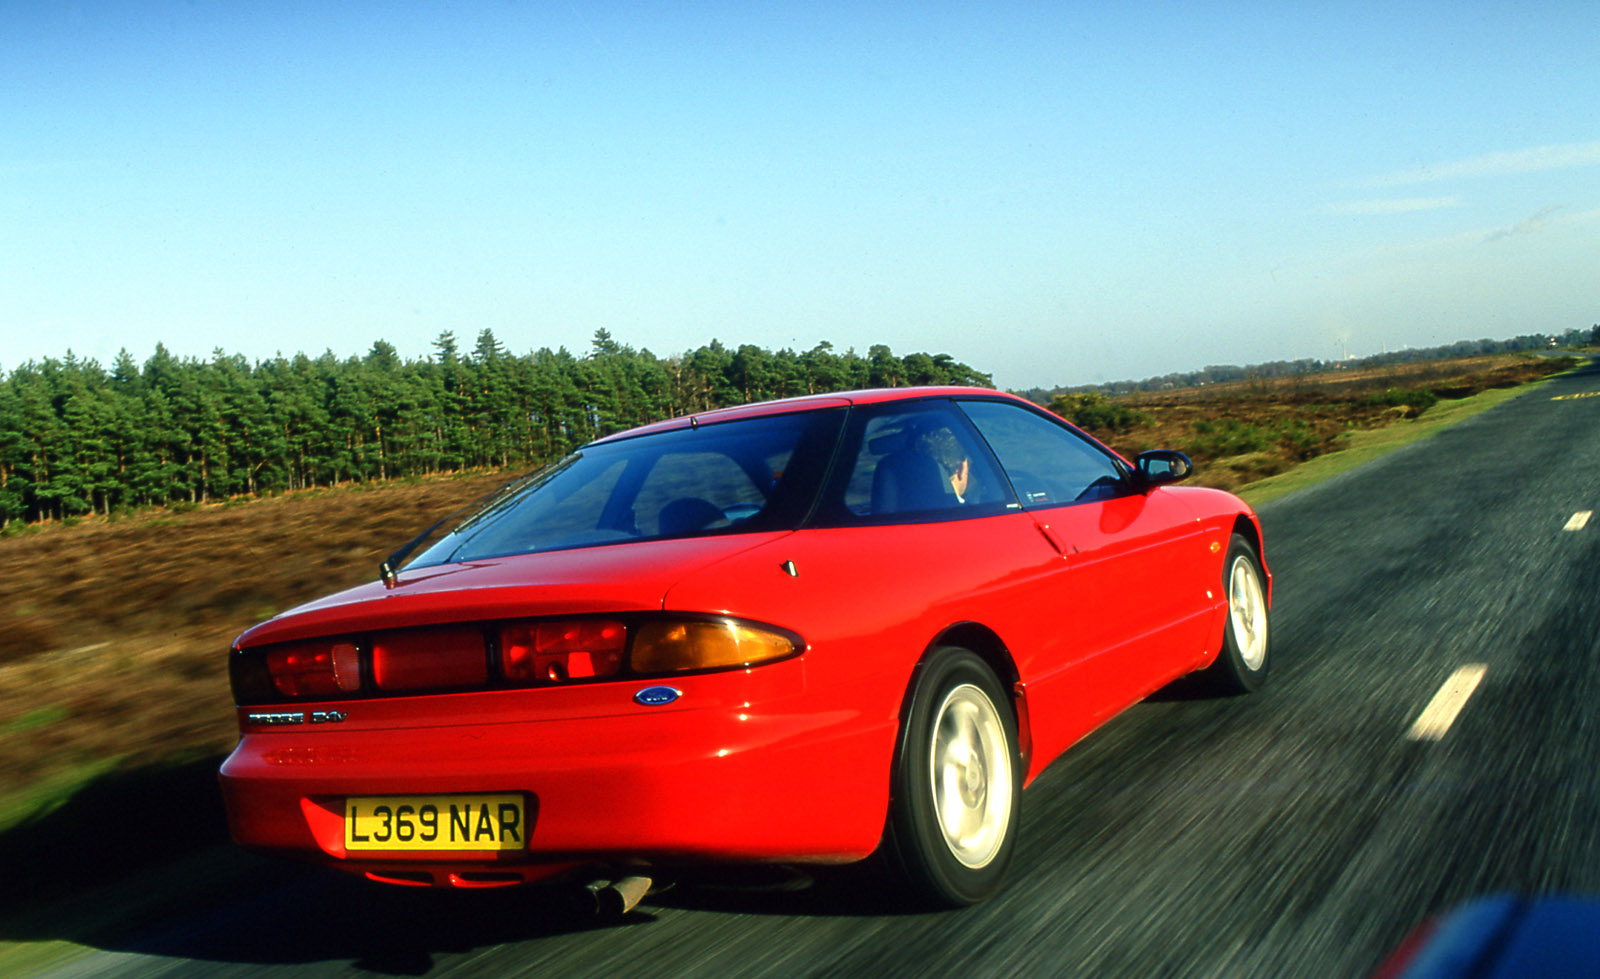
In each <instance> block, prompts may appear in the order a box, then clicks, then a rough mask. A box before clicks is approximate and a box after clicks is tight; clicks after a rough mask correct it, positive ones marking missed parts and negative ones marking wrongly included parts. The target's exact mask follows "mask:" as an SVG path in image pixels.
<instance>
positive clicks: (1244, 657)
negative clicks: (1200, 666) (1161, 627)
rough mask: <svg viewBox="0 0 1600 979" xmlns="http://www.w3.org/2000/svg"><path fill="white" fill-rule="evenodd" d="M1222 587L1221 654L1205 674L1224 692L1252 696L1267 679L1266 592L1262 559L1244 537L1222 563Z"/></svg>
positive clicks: (1232, 544)
mask: <svg viewBox="0 0 1600 979" xmlns="http://www.w3.org/2000/svg"><path fill="white" fill-rule="evenodd" d="M1222 588H1223V592H1224V594H1226V595H1227V596H1228V618H1227V621H1226V622H1225V623H1224V624H1223V627H1222V652H1221V653H1219V654H1218V655H1217V661H1216V662H1215V663H1213V664H1211V667H1210V668H1209V669H1208V670H1207V671H1206V675H1207V677H1208V679H1210V680H1211V682H1212V684H1213V685H1214V686H1215V687H1216V688H1217V689H1218V690H1219V691H1221V692H1224V693H1250V692H1251V691H1253V690H1256V689H1258V688H1259V687H1260V686H1261V685H1262V684H1263V683H1265V682H1266V680H1267V667H1268V665H1269V661H1268V659H1267V638H1268V628H1267V611H1268V610H1267V589H1266V574H1265V572H1263V571H1262V570H1261V559H1260V558H1258V557H1257V556H1256V552H1255V548H1253V547H1251V546H1250V541H1249V540H1247V539H1246V538H1245V537H1243V536H1241V535H1239V534H1234V535H1233V539H1232V540H1231V541H1229V543H1228V557H1227V559H1226V560H1225V561H1223V562H1222Z"/></svg>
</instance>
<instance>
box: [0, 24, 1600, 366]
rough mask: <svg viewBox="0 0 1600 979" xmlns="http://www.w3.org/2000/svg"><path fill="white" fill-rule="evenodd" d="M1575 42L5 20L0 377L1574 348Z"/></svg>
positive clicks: (1587, 43) (1587, 69)
mask: <svg viewBox="0 0 1600 979" xmlns="http://www.w3.org/2000/svg"><path fill="white" fill-rule="evenodd" d="M1597 52H1600V8H1597V7H1596V6H1595V5H1594V4H1593V3H1592V2H1590V0H1575V2H1560V0H1557V2H1550V3H1538V4H1512V3H1475V2H1472V0H1464V2H1463V0H1458V2H1451V3H1429V4H1406V3H1400V4H1396V3H1392V2H1390V3H1373V4H1362V3H1326V4H1315V3H1296V4H1282V3H1260V4H1237V5H1223V4H1192V3H1189V4H1138V3H1134V4H1100V3H1094V4H1077V3H1033V4H990V5H979V4H964V3H939V2H933V3H919V4H895V5H874V4H859V3H853V4H842V3H827V2H821V3H813V4H806V5H784V6H782V7H778V6H776V5H772V6H771V7H770V8H769V7H768V5H759V4H742V3H709V4H694V3H684V2H679V3H674V4H648V3H640V4H611V3H603V2H596V3H514V2H502V0H496V2H475V0H458V2H452V3H438V4H423V3H408V4H376V3H363V2H344V3H335V2H328V3H296V2H292V0H290V2H281V3H272V4H248V3H234V2H226V3H222V2H211V0H196V2H184V3H167V2H139V0H122V2H104V3H63V2H44V0H3V2H0V120H4V124H3V125H0V369H9V368H11V367H14V366H16V365H17V364H19V363H21V362H23V361H26V360H29V359H41V358H44V357H47V356H55V357H59V356H61V355H63V354H64V353H65V352H66V351H67V350H68V349H69V348H70V349H71V350H72V351H74V352H75V353H77V354H78V355H79V356H87V357H94V358H96V359H98V360H100V361H101V362H102V363H105V364H109V363H110V361H111V359H112V358H113V357H114V356H115V355H116V352H117V350H118V349H119V348H121V347H126V348H128V349H129V350H130V351H131V352H132V353H133V355H134V356H135V357H136V358H137V359H139V360H140V361H142V360H143V359H144V358H146V357H147V356H149V354H150V353H151V352H152V350H153V349H154V346H155V344H156V343H157V342H163V343H165V344H166V345H167V346H168V347H169V348H170V349H172V350H173V351H174V352H175V353H178V354H181V355H185V356H198V357H208V356H209V355H210V353H211V351H212V349H213V348H214V347H218V346H220V347H222V348H224V349H225V350H227V351H228V352H230V353H234V352H237V353H243V354H244V355H245V356H247V357H249V358H251V359H261V358H268V357H271V356H273V355H274V354H275V353H277V352H279V351H281V352H283V353H285V354H292V353H294V352H296V351H306V352H308V353H312V354H316V353H320V352H321V351H322V350H324V349H332V350H333V351H334V352H335V353H336V354H338V355H340V356H348V355H351V354H359V353H363V352H365V351H366V350H367V349H369V348H370V346H371V344H372V342H373V341H374V340H377V339H386V340H388V341H390V342H391V343H393V344H395V345H396V346H397V347H398V348H399V350H400V352H401V354H402V355H404V356H407V357H421V356H425V355H427V354H428V353H430V352H431V350H432V341H433V339H434V338H435V337H436V336H437V335H438V334H439V333H440V332H442V331H444V330H453V331H454V332H455V333H456V335H457V337H458V339H459V340H460V342H461V343H462V345H463V346H467V347H470V346H471V344H472V341H473V339H474V338H475V337H476V336H477V334H478V332H479V331H480V330H482V329H484V328H488V329H492V330H493V331H494V333H495V335H496V336H497V337H498V338H499V339H500V340H501V341H502V342H503V343H504V344H505V345H506V346H507V347H508V348H509V349H511V350H512V351H514V352H518V353H524V352H527V351H529V350H532V349H536V348H538V347H545V346H548V347H557V346H562V345H565V346H566V347H568V348H569V349H572V350H574V351H579V352H581V351H585V350H587V349H588V346H589V340H590V337H591V336H592V335H593V333H594V331H595V330H596V329H598V328H601V327H604V328H606V329H608V330H610V331H611V333H612V334H613V335H614V336H615V337H616V338H617V339H618V340H620V341H622V342H624V343H627V344H630V345H632V346H635V347H646V348H649V349H650V350H652V351H654V352H655V353H657V354H658V355H662V356H665V355H668V354H672V353H678V352H682V351H685V350H689V349H692V348H694V347H698V346H700V345H701V344H704V343H706V342H708V341H710V340H711V339H712V338H713V337H715V338H719V339H721V340H722V341H723V342H724V343H726V344H730V345H737V344H740V343H754V344H758V345H761V346H765V347H769V348H778V347H793V348H795V349H807V348H810V347H812V346H814V345H815V344H816V343H818V342H819V341H823V340H827V341H830V342H832V343H833V344H834V346H835V347H836V348H838V349H841V350H842V349H844V348H846V347H855V348H856V349H857V350H860V351H865V349H866V348H867V347H868V346H870V345H871V344H874V343H886V344H888V345H890V346H891V347H892V348H894V349H895V350H896V351H897V352H901V353H905V352H909V351H911V350H928V351H932V352H946V353H949V354H951V355H953V356H955V357H956V358H957V359H959V360H963V361H966V362H967V363H970V364H972V365H973V366H975V367H979V368H980V369H983V370H988V371H992V372H993V373H994V376H995V380H996V382H997V383H998V384H999V385H1001V386H1003V387H1028V386H1035V385H1040V386H1047V385H1054V384H1069V383H1086V382H1094V381H1102V380H1115V379H1120V378H1127V377H1144V376H1148V375H1152V374H1159V373H1165V372H1167V371H1173V370H1188V369H1194V368H1198V367H1201V366H1204V365H1206V364H1224V363H1247V362H1256V361H1263V360H1270V359H1280V358H1284V359H1292V358H1299V357H1317V358H1322V359H1332V358H1336V357H1337V356H1338V355H1339V353H1340V351H1341V349H1347V350H1348V351H1349V353H1350V354H1351V355H1352V356H1355V355H1360V354H1367V353H1373V352H1377V351H1378V350H1380V349H1383V348H1384V347H1387V348H1389V349H1394V348H1397V347H1402V346H1408V345H1410V346H1426V345H1433V344H1438V343H1448V342H1451V341H1453V340H1457V339H1461V338H1468V337H1480V336H1491V337H1502V336H1511V335H1516V334H1521V333H1531V332H1562V331H1565V330H1567V329H1571V328H1587V327H1588V326H1590V325H1591V324H1593V323H1596V322H1600V54H1597Z"/></svg>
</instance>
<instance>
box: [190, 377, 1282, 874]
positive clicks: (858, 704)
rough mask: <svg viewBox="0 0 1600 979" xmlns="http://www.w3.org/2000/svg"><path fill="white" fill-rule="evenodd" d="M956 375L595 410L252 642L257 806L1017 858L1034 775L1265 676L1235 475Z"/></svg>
mask: <svg viewBox="0 0 1600 979" xmlns="http://www.w3.org/2000/svg"><path fill="white" fill-rule="evenodd" d="M1188 471H1189V462H1188V460H1187V459H1186V458H1184V457H1183V456H1182V455H1180V454H1178V453H1175V452H1164V451H1154V452H1146V453H1144V454H1143V455H1141V456H1140V457H1139V458H1138V459H1137V460H1135V461H1134V463H1133V464H1131V465H1130V464H1129V463H1128V462H1126V461H1124V460H1123V459H1122V458H1121V457H1119V456H1117V455H1116V454H1115V453H1113V452H1111V451H1110V450H1108V449H1106V448H1105V447H1104V446H1102V445H1100V444H1099V443H1098V442H1096V441H1094V440H1093V439H1091V438H1089V437H1088V436H1086V435H1084V434H1083V433H1082V432H1080V431H1078V430H1077V429H1075V428H1073V427H1072V426H1071V425H1068V424H1067V423H1065V422H1063V421H1062V420H1061V419H1060V418H1057V417H1056V416H1054V415H1052V414H1050V413H1048V412H1046V411H1043V410H1041V409H1039V408H1038V407H1036V406H1034V405H1032V404H1030V403H1028V402H1026V401H1024V400H1022V399H1020V398H1015V397H1011V396H1009V395H1005V394H1000V393H996V392H994V391H987V390H979V389H969V388H911V389H906V388H901V389H895V390H883V391H859V392H853V393H849V394H835V395H822V396H816V397H807V398H796V399H791V400H786V401H776V402H771V403H767V404H759V405H749V406H744V407H739V408H730V409H725V410H720V411H712V412H707V413H705V414H701V415H693V416H689V417H685V418H678V419H674V420H672V421H666V422H661V423H658V424H654V425H647V426H645V427H642V428H638V429H634V430H632V431H628V432H623V433H621V434H618V435H613V436H610V437H608V438H604V439H600V440H599V441H596V442H593V443H591V444H589V445H586V446H584V447H583V448H582V449H580V450H579V451H577V452H575V453H573V454H572V455H571V456H569V457H567V458H566V459H564V460H562V461H561V462H559V463H557V464H555V465H553V466H550V467H548V468H546V469H543V470H541V471H539V472H537V473H535V474H533V475H532V476H529V477H527V478H526V479H524V480H522V481H521V482H519V483H516V484H513V485H512V486H510V487H508V488H507V489H506V490H504V491H502V492H501V493H500V494H498V495H496V496H495V497H493V498H492V499H490V500H489V501H488V502H487V503H485V504H484V505H483V506H482V507H481V508H480V509H478V510H477V511H476V512H474V513H472V514H471V515H470V516H467V517H466V518H465V519H463V520H461V521H460V522H459V523H457V524H456V525H455V526H454V527H453V528H451V529H449V530H448V532H447V533H444V534H443V535H442V536H438V537H436V538H434V542H433V543H431V545H430V546H426V547H423V546H421V545H420V544H418V543H417V542H413V545H412V546H411V547H410V548H409V549H408V550H409V551H414V552H415V556H414V557H413V558H412V559H411V560H410V561H409V563H406V564H405V565H404V566H403V567H401V566H400V564H401V560H402V559H404V558H405V557H406V556H408V551H403V552H402V553H401V554H399V555H397V556H396V558H394V559H391V561H390V562H387V563H385V564H384V566H383V569H382V578H381V580H375V581H373V582H372V583H370V584H367V585H362V586H359V587H356V588H352V589H350V590H348V591H344V592H340V593H338V594H336V595H332V596H329V597H328V598H325V599H322V600H320V601H316V602H312V603H311V604H309V605H304V606H301V607H299V608H297V609H294V610H292V611H289V612H285V613H284V614H282V615H279V616H277V617H276V618H273V619H271V620H269V621H267V622H263V623H261V624H260V625H257V626H255V627H254V628H252V629H250V630H248V631H246V632H245V633H244V634H243V635H241V636H240V637H239V638H238V640H237V642H236V643H235V644H234V648H233V650H232V653H231V655H230V658H229V662H230V667H231V670H230V674H231V677H232V683H233V691H234V695H235V697H236V699H237V702H238V704H239V727H240V731H241V732H242V735H243V736H242V737H241V738H240V741H239V745H238V747H237V748H236V749H235V750H234V752H233V754H232V755H231V756H230V757H229V758H228V760H227V761H226V762H225V763H224V765H223V766H222V773H221V779H222V788H223V794H224V798H225V800H226V802H227V809H228V817H229V821H230V823H231V828H232V831H233V835H234V838H235V839H236V840H237V841H238V842H240V843H242V844H246V845H248V846H252V847H260V848H265V849H269V850H273V851H279V852H283V853H287V854H294V855H299V856H303V857H307V858H310V859H312V860H316V861H320V862H322V863H325V864H329V865H332V866H335V867H339V868H341V869H345V870H349V871H353V872H355V873H359V874H363V875H365V876H367V877H368V878H370V879H372V880H377V881H387V882H393V883H401V884H417V885H438V886H454V887H492V886H501V885H506V884H520V883H528V882H533V881H540V880H555V879H571V878H578V877H579V875H586V876H585V877H584V879H594V878H607V879H615V878H618V877H628V878H629V879H635V878H646V877H651V876H656V875H660V874H670V873H671V871H672V868H674V867H685V866H695V865H706V864H720V863H726V862H733V863H752V862H753V863H762V864H784V865H804V864H838V863H847V862H852V861H859V860H862V859H864V858H866V857H868V856H871V855H873V854H874V853H878V854H880V855H881V857H882V858H883V861H884V863H885V864H886V865H887V866H888V867H889V868H890V869H891V871H892V872H893V873H895V874H896V875H897V876H898V877H899V878H900V880H901V881H902V882H903V883H904V884H905V885H906V887H907V888H908V889H909V890H910V891H911V892H912V893H914V894H916V895H918V896H920V897H921V898H924V899H927V900H931V901H933V902H936V903H943V904H947V905H959V904H966V903H970V902H973V901H976V900H979V899H981V898H982V897H984V896H985V895H987V894H989V893H990V892H991V891H993V890H994V889H995V888H996V887H997V886H998V885H999V883H1000V881H1001V878H1002V875H1003V874H1004V872H1005V869H1006V865H1007V863H1008V862H1009V859H1010V856H1011V852H1012V849H1013V846H1014V844H1015V841H1016V835H1017V826H1018V811H1019V807H1020V804H1021V793H1022V789H1023V787H1024V786H1025V785H1027V784H1028V783H1029V782H1030V781H1031V780H1032V779H1033V778H1035V777H1036V776H1037V775H1038V774H1039V773H1040V772H1041V771H1042V770H1043V769H1044V768H1045V766H1046V765H1048V764H1049V763H1050V762H1051V760H1053V759H1054V758H1056V757H1057V756H1058V755H1060V754H1061V752H1062V751H1064V750H1065V749H1066V748H1067V747H1068V746H1069V745H1071V744H1072V743H1073V742H1075V741H1077V740H1078V739H1079V738H1081V737H1083V736H1084V735H1085V734H1086V733H1088V732H1089V731H1091V730H1092V729H1094V728H1095V727H1096V726H1097V725H1099V724H1102V723H1104V722H1105V721H1106V720H1107V719H1108V718H1110V717H1111V716H1112V715H1114V714H1116V713H1117V712H1118V711H1120V710H1122V709H1123V708H1125V707H1127V706H1128V705H1130V704H1132V703H1134V702H1136V701H1138V700H1139V699H1140V698H1142V697H1144V696H1145V695H1147V694H1149V693H1151V692H1152V691H1154V690H1156V689H1157V688H1159V687H1161V686H1163V685H1165V684H1167V683H1168V682H1170V681H1172V680H1174V679H1175V678H1177V677H1180V676H1183V675H1184V674H1188V673H1192V672H1196V671H1202V672H1203V673H1204V674H1205V677H1206V679H1208V680H1210V681H1211V682H1213V683H1214V684H1215V685H1216V686H1218V687H1220V688H1223V689H1227V690H1232V691H1248V690H1251V689H1253V688H1255V687H1256V686H1257V685H1259V684H1260V683H1261V682H1262V681H1263V680H1264V679H1265V678H1266V674H1267V665H1268V663H1267V612H1268V606H1269V600H1270V594H1271V579H1270V577H1269V576H1268V574H1267V570H1266V566H1265V564H1264V563H1263V562H1262V548H1261V529H1260V526H1259V524H1258V522H1257V520H1256V518H1255V514H1254V513H1253V512H1252V511H1251V510H1250V508H1249V507H1248V506H1246V505H1245V504H1244V503H1243V502H1241V501H1240V500H1239V499H1237V498H1236V497H1234V496H1231V495H1229V494H1227V493H1224V492H1220V491H1217V490H1211V489H1202V488H1190V487H1174V486H1171V485H1169V484H1171V483H1173V482H1174V481H1176V480H1179V479H1182V478H1183V477H1184V476H1185V475H1187V474H1188Z"/></svg>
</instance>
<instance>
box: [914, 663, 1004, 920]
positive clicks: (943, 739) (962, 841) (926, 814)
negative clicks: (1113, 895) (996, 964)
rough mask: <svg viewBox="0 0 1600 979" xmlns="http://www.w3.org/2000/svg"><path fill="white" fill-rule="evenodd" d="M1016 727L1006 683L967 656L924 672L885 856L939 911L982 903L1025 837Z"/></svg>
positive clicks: (928, 667) (926, 667)
mask: <svg viewBox="0 0 1600 979" xmlns="http://www.w3.org/2000/svg"><path fill="white" fill-rule="evenodd" d="M1020 767H1021V766H1020V763H1019V758H1018V754H1017V726H1016V719H1015V717H1014V715H1013V713H1012V710H1011V705H1010V703H1009V701H1008V699H1007V697H1006V695H1005V692H1004V689H1003V688H1002V687H1001V685H1000V681H999V680H998V679H996V677H995V675H994V673H993V672H992V671H991V670H990V669H989V667H988V665H987V664H986V663H984V661H983V660H981V659H979V658H978V657H977V656H976V655H974V654H973V653H971V652H968V651H967V650H964V649H956V648H949V647H947V648H942V649H938V650H935V651H934V652H933V653H932V654H930V656H929V657H928V659H927V660H926V661H925V662H924V663H923V665H922V667H921V671H920V675H919V676H918V678H917V681H916V688H915V690H914V691H913V693H912V695H911V701H910V704H909V709H908V710H907V711H906V713H905V720H904V724H903V726H902V729H901V733H900V746H899V750H898V751H897V752H896V757H895V768H894V782H893V791H894V800H893V803H892V806H891V811H890V816H889V827H888V833H887V834H886V839H885V849H886V854H885V855H886V856H887V857H888V858H889V860H890V863H891V869H892V870H893V871H895V872H896V874H897V876H899V877H900V878H901V880H902V882H903V883H905V884H906V885H908V886H909V887H910V889H911V891H912V893H913V894H914V895H915V896H916V897H918V898H920V899H922V900H924V901H928V902H931V903H934V904H939V905H945V906H955V907H959V906H962V905H967V904H972V903H974V902H976V901H980V900H982V899H983V898H985V897H987V896H988V895H989V894H990V893H992V892H993V891H994V890H995V889H996V888H997V887H999V886H1000V882H1001V880H1002V879H1003V878H1004V877H1005V871H1006V867H1007V865H1008V864H1009V863H1010V862H1011V852H1012V850H1013V849H1014V846H1015V843H1016V835H1017V823H1018V813H1019V809H1020V802H1021V792H1022V778H1021V771H1020Z"/></svg>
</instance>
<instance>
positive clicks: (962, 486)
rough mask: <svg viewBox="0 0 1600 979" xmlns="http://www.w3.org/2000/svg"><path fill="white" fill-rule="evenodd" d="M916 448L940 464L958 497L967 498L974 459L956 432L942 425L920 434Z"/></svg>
mask: <svg viewBox="0 0 1600 979" xmlns="http://www.w3.org/2000/svg"><path fill="white" fill-rule="evenodd" d="M916 448H917V451H918V452H921V453H922V454H923V455H926V456H928V457H929V458H930V459H932V460H933V461H934V462H937V463H938V464H939V468H940V469H941V470H942V471H943V472H944V476H945V479H947V480H949V481H950V488H951V489H953V490H955V492H956V496H957V497H959V498H962V499H965V498H966V495H967V484H968V483H969V482H970V481H971V479H972V460H971V459H970V458H969V457H968V456H967V450H966V449H964V448H963V447H962V445H961V441H960V440H959V439H957V438H956V437H955V433H953V432H951V431H950V429H948V428H946V427H944V426H943V425H941V426H939V427H938V428H935V429H933V430H931V431H927V432H923V433H922V434H921V435H920V436H918V438H917V442H916Z"/></svg>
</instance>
